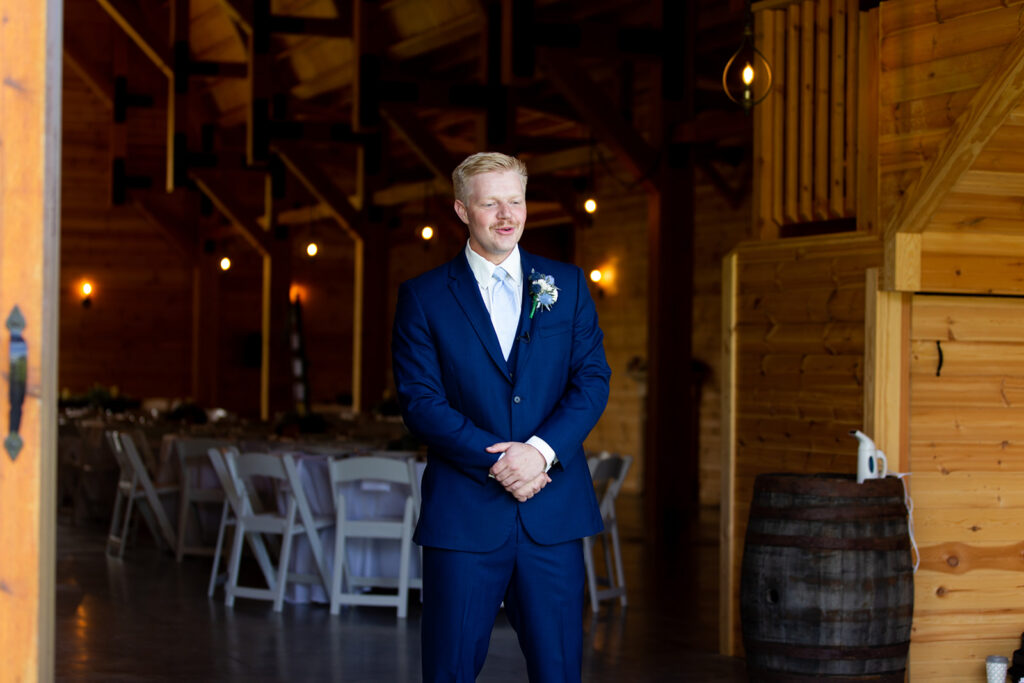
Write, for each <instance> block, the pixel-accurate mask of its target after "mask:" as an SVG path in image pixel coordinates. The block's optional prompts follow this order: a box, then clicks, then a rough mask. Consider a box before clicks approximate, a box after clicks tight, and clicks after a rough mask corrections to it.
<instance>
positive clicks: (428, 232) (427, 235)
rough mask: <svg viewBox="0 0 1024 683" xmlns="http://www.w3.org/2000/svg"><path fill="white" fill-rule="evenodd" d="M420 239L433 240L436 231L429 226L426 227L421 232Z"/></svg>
mask: <svg viewBox="0 0 1024 683" xmlns="http://www.w3.org/2000/svg"><path fill="white" fill-rule="evenodd" d="M420 237H422V238H423V239H424V240H429V239H432V238H433V237H434V229H433V228H432V227H430V226H429V225H424V226H423V229H422V230H420Z"/></svg>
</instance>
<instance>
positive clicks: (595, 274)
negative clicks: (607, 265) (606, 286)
mask: <svg viewBox="0 0 1024 683" xmlns="http://www.w3.org/2000/svg"><path fill="white" fill-rule="evenodd" d="M590 281H591V282H600V281H601V271H600V270H598V269H597V268H595V269H594V270H592V271H590Z"/></svg>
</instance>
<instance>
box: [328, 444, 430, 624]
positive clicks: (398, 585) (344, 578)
mask: <svg viewBox="0 0 1024 683" xmlns="http://www.w3.org/2000/svg"><path fill="white" fill-rule="evenodd" d="M396 455H397V454H396V453H394V452H390V453H389V452H379V453H375V454H374V455H369V456H354V457H349V458H341V459H336V460H332V461H331V464H330V473H331V490H332V491H333V492H334V507H335V515H336V518H335V530H334V565H333V567H332V572H331V590H330V595H331V614H337V613H338V610H339V608H340V606H341V605H375V606H385V607H395V608H397V610H398V618H400V619H404V618H405V617H406V614H407V612H408V598H409V588H422V586H423V582H422V579H418V578H417V579H410V578H409V565H410V558H411V555H412V550H413V542H412V533H413V529H414V527H415V524H416V516H417V515H418V514H419V479H418V477H417V476H416V463H415V460H414V459H413V458H411V457H396ZM402 455H404V456H408V454H402ZM355 482H358V483H359V485H360V486H361V487H365V489H364V490H363V491H362V493H367V494H372V493H374V492H375V491H374V490H375V489H377V490H376V492H377V493H379V494H381V495H391V494H392V489H391V487H392V486H393V485H401V486H404V487H408V488H407V490H408V492H407V493H406V494H405V504H404V506H403V511H402V514H401V516H397V515H395V516H388V515H378V516H370V517H363V516H362V515H360V517H359V518H358V519H356V518H352V517H350V515H349V510H348V507H347V502H348V501H347V500H346V497H345V486H346V485H347V484H350V483H355ZM350 538H379V539H395V540H397V541H399V543H400V544H401V545H400V551H399V552H400V554H399V557H400V559H399V569H398V577H397V578H396V577H384V576H356V575H355V574H354V573H353V572H352V571H351V570H350V568H349V564H348V555H347V552H348V550H347V548H346V541H347V540H348V539H350ZM367 588H391V589H397V593H396V594H394V595H390V594H379V593H367V592H364V590H363V589H367Z"/></svg>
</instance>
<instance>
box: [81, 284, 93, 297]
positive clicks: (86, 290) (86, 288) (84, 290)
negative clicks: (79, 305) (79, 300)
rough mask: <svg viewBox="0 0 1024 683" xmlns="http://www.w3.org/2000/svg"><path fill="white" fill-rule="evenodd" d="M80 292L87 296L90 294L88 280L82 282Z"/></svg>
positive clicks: (90, 286) (90, 287)
mask: <svg viewBox="0 0 1024 683" xmlns="http://www.w3.org/2000/svg"><path fill="white" fill-rule="evenodd" d="M82 294H83V295H85V296H89V295H90V294H92V284H90V283H88V282H83V283H82Z"/></svg>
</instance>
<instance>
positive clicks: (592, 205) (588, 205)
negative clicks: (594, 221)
mask: <svg viewBox="0 0 1024 683" xmlns="http://www.w3.org/2000/svg"><path fill="white" fill-rule="evenodd" d="M583 210H584V211H586V212H587V213H594V212H595V211H597V200H596V199H594V198H593V197H591V198H589V199H587V201H585V202H583Z"/></svg>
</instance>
